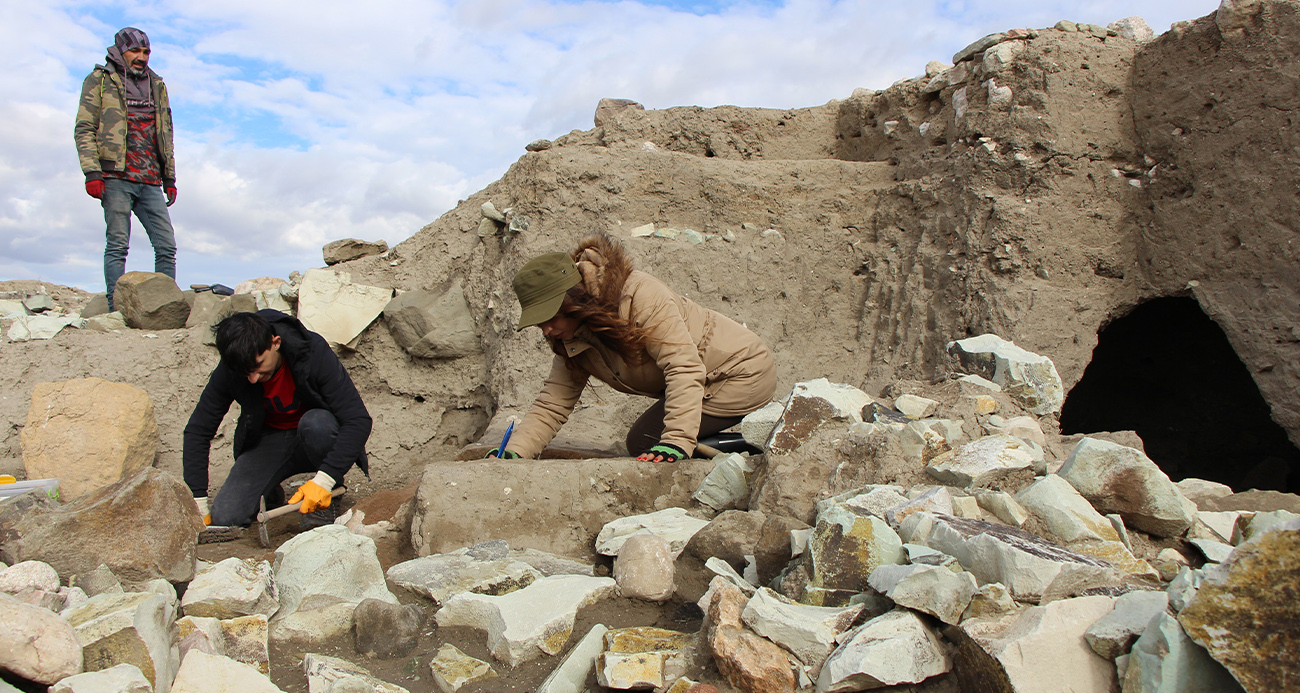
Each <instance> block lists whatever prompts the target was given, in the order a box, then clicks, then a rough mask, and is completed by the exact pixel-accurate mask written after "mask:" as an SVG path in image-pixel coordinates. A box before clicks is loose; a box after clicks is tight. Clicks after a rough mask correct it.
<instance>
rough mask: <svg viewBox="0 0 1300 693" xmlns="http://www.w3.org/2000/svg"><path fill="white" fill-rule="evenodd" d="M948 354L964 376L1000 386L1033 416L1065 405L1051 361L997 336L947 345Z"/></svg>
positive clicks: (1047, 412) (1062, 392) (980, 336)
mask: <svg viewBox="0 0 1300 693" xmlns="http://www.w3.org/2000/svg"><path fill="white" fill-rule="evenodd" d="M948 353H949V354H951V355H953V356H955V357H957V360H958V361H959V362H960V363H961V366H962V368H963V369H964V370H965V371H966V372H967V373H970V374H973V375H978V376H981V377H983V378H987V379H988V380H990V381H992V382H994V383H996V384H997V385H999V386H1001V387H1002V391H1003V392H1005V393H1007V395H1008V396H1010V397H1011V399H1013V400H1015V402H1016V403H1017V404H1019V405H1020V406H1021V407H1023V408H1024V409H1025V411H1028V412H1030V413H1032V414H1038V415H1039V416H1042V415H1044V414H1052V413H1056V412H1059V411H1060V410H1061V405H1062V404H1064V403H1065V388H1064V387H1063V386H1062V384H1061V376H1060V375H1059V374H1057V372H1056V365H1055V364H1053V363H1052V360H1051V359H1049V358H1047V357H1046V356H1041V355H1039V354H1035V353H1033V352H1032V351H1026V350H1024V349H1021V348H1020V347H1018V346H1016V345H1015V344H1013V343H1011V342H1008V341H1007V340H1005V339H1002V338H1001V337H998V336H997V335H993V334H982V335H979V336H978V337H970V338H968V339H959V340H957V341H955V342H951V343H949V344H948Z"/></svg>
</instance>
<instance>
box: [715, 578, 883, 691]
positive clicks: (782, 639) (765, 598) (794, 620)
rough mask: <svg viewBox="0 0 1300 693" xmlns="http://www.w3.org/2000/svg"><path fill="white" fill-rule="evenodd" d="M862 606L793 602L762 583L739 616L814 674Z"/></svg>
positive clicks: (756, 631)
mask: <svg viewBox="0 0 1300 693" xmlns="http://www.w3.org/2000/svg"><path fill="white" fill-rule="evenodd" d="M862 608H863V607H862V605H861V604H856V605H852V606H845V607H828V606H808V605H805V604H795V603H793V602H791V601H790V600H789V599H786V598H785V597H783V596H781V595H780V594H777V593H776V592H773V591H772V590H770V589H768V588H766V587H764V588H762V589H759V590H758V591H757V592H756V593H755V594H754V596H753V597H750V599H749V602H748V603H746V604H745V610H744V611H743V612H741V616H740V617H741V620H743V621H744V622H745V625H747V626H749V627H750V628H752V629H753V630H754V632H755V633H758V634H759V635H761V636H763V637H765V638H767V639H768V640H771V641H772V642H774V643H776V644H778V645H780V646H781V647H784V648H785V649H787V650H789V651H790V652H792V653H794V656H795V657H798V658H799V661H800V662H802V663H803V664H804V665H805V666H807V667H810V668H811V669H812V671H813V672H814V674H815V672H817V671H819V670H820V668H821V665H822V663H823V662H825V661H826V657H827V656H829V655H830V653H831V650H833V649H834V648H835V639H836V638H837V637H839V636H840V634H842V633H844V631H846V630H848V628H849V626H851V625H852V624H853V621H854V619H856V618H857V616H858V614H859V613H861V612H862Z"/></svg>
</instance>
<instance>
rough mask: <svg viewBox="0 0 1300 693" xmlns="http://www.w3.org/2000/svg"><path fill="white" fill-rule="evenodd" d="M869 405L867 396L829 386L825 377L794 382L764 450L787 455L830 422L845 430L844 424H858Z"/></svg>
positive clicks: (842, 386)
mask: <svg viewBox="0 0 1300 693" xmlns="http://www.w3.org/2000/svg"><path fill="white" fill-rule="evenodd" d="M873 402H874V400H873V399H871V396H870V395H868V394H867V393H865V392H863V391H861V390H859V389H858V388H856V387H853V386H852V385H845V384H843V383H832V382H830V381H829V380H827V379H826V378H817V379H816V380H809V381H807V382H802V383H798V384H796V385H795V386H794V390H792V391H791V392H790V398H789V402H788V403H787V404H786V407H785V411H783V412H782V413H781V417H780V418H779V419H778V420H777V422H776V425H775V427H773V429H772V434H771V439H770V441H769V444H768V450H769V451H770V452H774V453H777V454H787V453H790V452H792V451H794V450H795V449H797V448H798V447H799V446H800V445H802V444H804V443H805V442H807V441H808V439H809V438H811V437H812V435H813V434H814V433H816V432H817V429H818V428H821V426H822V425H823V424H826V423H828V422H831V421H839V422H841V423H842V424H843V425H844V426H845V427H846V428H847V426H848V424H851V423H854V422H861V421H862V408H863V407H865V406H868V405H870V404H872V403H873Z"/></svg>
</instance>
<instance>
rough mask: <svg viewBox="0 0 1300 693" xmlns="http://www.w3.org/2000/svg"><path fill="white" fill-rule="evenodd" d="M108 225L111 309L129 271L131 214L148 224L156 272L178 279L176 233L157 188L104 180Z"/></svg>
mask: <svg viewBox="0 0 1300 693" xmlns="http://www.w3.org/2000/svg"><path fill="white" fill-rule="evenodd" d="M100 205H101V206H103V208H104V222H105V223H106V224H107V226H108V232H107V237H108V243H107V244H106V245H105V246H104V284H105V286H106V288H107V290H108V307H109V309H110V310H111V309H112V308H113V289H115V288H116V287H117V280H118V279H120V278H121V277H122V274H124V273H125V272H126V251H127V248H128V247H129V246H130V243H131V212H132V211H134V212H135V216H136V217H137V218H139V219H140V223H141V224H144V230H145V232H146V233H148V234H149V242H150V243H152V244H153V271H155V272H158V273H160V274H165V275H167V276H169V277H171V278H172V279H175V278H176V233H175V231H173V230H172V220H171V217H170V216H169V215H168V214H167V197H166V196H165V195H163V191H162V188H160V187H158V186H157V185H145V184H144V183H132V182H131V181H129V180H123V179H121V178H105V179H104V198H103V199H102V200H100Z"/></svg>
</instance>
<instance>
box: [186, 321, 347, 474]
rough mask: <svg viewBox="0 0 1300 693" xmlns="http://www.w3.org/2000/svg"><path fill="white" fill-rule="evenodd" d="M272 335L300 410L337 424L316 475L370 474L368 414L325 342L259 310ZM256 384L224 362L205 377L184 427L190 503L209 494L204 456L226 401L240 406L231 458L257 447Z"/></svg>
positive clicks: (262, 414)
mask: <svg viewBox="0 0 1300 693" xmlns="http://www.w3.org/2000/svg"><path fill="white" fill-rule="evenodd" d="M257 314H258V315H260V316H262V317H263V318H266V321H267V322H269V323H270V324H271V329H272V331H274V332H275V334H276V335H278V336H279V337H280V353H281V354H282V355H283V356H284V358H285V363H286V365H288V367H289V369H290V372H292V373H293V380H294V384H295V386H296V387H297V395H298V398H299V399H301V400H302V404H303V410H304V411H306V410H308V409H325V410H327V411H329V412H330V413H331V414H333V415H334V418H336V419H338V422H339V434H338V438H337V439H336V440H335V442H334V448H333V449H331V450H330V452H329V455H327V456H326V457H325V461H324V462H323V463H322V464H321V471H323V472H325V473H326V474H329V475H330V476H331V477H334V480H335V481H336V482H341V481H343V475H344V474H346V473H347V471H348V470H349V469H351V468H352V465H353V464H358V465H359V466H360V467H361V471H363V472H366V473H367V474H369V469H367V467H368V465H367V464H366V457H365V450H366V439H368V438H369V437H370V427H371V420H370V413H369V412H367V411H366V405H365V403H364V402H362V401H361V395H360V394H358V393H357V388H356V386H355V385H353V384H352V378H351V377H349V376H348V372H347V370H346V369H344V368H343V364H342V363H340V362H339V358H338V357H337V356H335V355H334V352H333V351H332V350H330V347H329V344H328V343H326V341H325V338H324V337H321V336H320V335H318V334H316V333H315V332H312V331H310V330H308V329H307V328H306V327H303V324H302V323H301V322H298V320H297V319H295V318H293V317H291V316H289V315H285V314H284V313H281V312H280V311H278V310H269V309H268V310H259V311H257ZM264 399H265V397H264V396H263V394H262V385H261V383H250V382H248V376H247V374H244V373H236V372H234V371H233V370H231V369H230V368H228V367H227V366H226V364H225V363H224V362H222V363H220V364H218V365H217V368H216V370H214V371H212V375H211V376H210V377H209V378H208V385H207V387H205V388H203V394H202V395H200V396H199V403H198V404H197V405H196V406H195V407H194V413H193V414H191V415H190V421H189V423H188V424H186V425H185V435H184V441H185V447H184V452H183V453H182V459H183V460H184V464H185V484H186V485H187V486H189V487H190V491H191V492H193V493H194V497H195V498H199V497H202V496H206V495H208V454H209V452H210V451H211V446H212V438H213V437H214V436H216V434H217V428H218V427H219V426H220V425H221V420H222V419H223V418H225V416H226V412H228V411H230V403H231V402H239V423H238V425H237V426H236V427H235V441H234V443H235V445H234V447H235V450H234V452H235V457H239V456H240V455H241V454H242V453H243V452H244V451H245V450H251V449H252V448H255V447H257V444H258V442H260V441H261V439H262V431H263V424H264V421H265V419H266V409H265V406H264V404H263V400H264Z"/></svg>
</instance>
